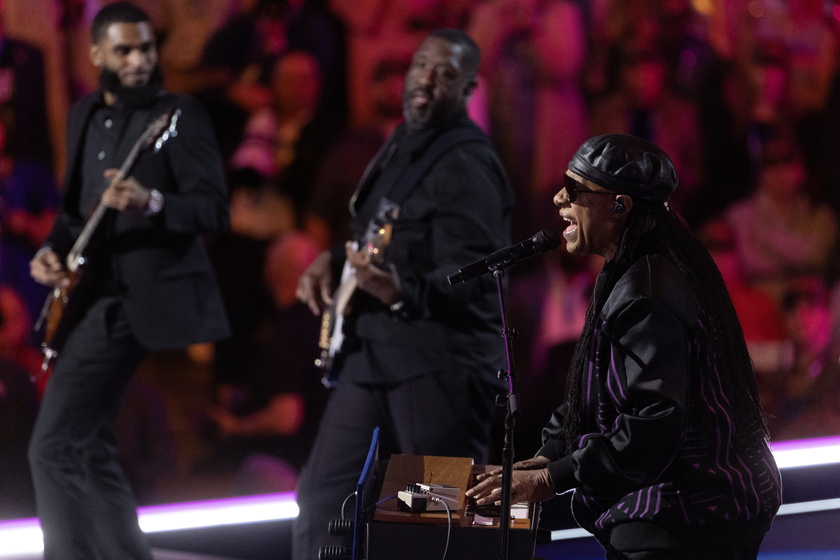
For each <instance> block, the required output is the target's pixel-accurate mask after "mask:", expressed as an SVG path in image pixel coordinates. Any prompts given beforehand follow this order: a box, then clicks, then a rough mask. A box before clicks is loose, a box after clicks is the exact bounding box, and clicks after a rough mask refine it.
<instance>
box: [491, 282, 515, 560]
mask: <svg viewBox="0 0 840 560" xmlns="http://www.w3.org/2000/svg"><path fill="white" fill-rule="evenodd" d="M504 276H505V273H504V270H502V269H501V268H499V269H497V270H494V271H493V277H494V278H495V279H496V289H497V290H498V292H499V307H500V308H501V315H502V338H503V339H504V344H505V358H506V360H507V370H505V371H500V372H499V377H502V375H504V378H505V379H506V380H507V382H508V393H507V396H506V403H505V407H506V410H507V412H506V414H505V442H504V446H503V448H502V496H501V502H502V505H501V511H500V512H499V531H500V556H499V558H501V559H502V560H507V559H508V558H509V556H510V506H511V503H510V500H511V496H510V494H511V484H512V482H513V434H514V428H515V426H516V418H517V417H518V416H519V414H520V410H519V389H518V388H517V386H516V384H517V376H516V369H515V368H514V365H513V345H512V344H511V341H512V340H513V339H514V338H515V337H516V333H515V332H514V331H513V330H511V329H508V325H507V315H506V313H505V296H504V289H503V287H502V279H503V278H504ZM497 404H499V405H500V406H501V404H502V395H499V400H498V402H497Z"/></svg>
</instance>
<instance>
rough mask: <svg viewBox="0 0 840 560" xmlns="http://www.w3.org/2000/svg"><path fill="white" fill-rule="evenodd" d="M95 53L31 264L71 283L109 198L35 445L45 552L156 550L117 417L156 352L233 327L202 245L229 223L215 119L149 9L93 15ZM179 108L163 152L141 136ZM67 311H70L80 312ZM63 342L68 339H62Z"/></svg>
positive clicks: (74, 555) (49, 280) (142, 553)
mask: <svg viewBox="0 0 840 560" xmlns="http://www.w3.org/2000/svg"><path fill="white" fill-rule="evenodd" d="M92 39H93V44H92V46H91V50H90V57H91V61H92V62H93V64H94V65H95V66H96V67H98V68H99V69H100V71H101V77H100V82H101V89H100V90H98V91H96V92H93V93H91V94H89V95H87V96H85V97H83V98H82V99H80V100H79V101H78V102H77V103H76V104H75V105H74V106H73V107H72V108H71V110H70V113H69V115H68V119H67V131H68V134H67V154H68V163H67V169H66V170H65V177H64V184H63V192H64V200H63V202H62V206H61V209H60V212H59V215H58V217H57V219H56V221H55V224H54V226H53V228H52V231H51V232H50V234H49V236H48V237H47V240H46V244H45V246H44V247H42V248H41V250H39V251H38V253H37V254H36V256H35V258H33V260H32V262H31V263H30V269H31V273H32V277H33V278H35V280H36V281H38V282H40V283H42V284H45V285H48V286H58V285H61V284H62V283H63V282H66V281H67V280H68V270H67V267H66V266H65V259H66V257H67V255H68V253H70V251H71V248H72V247H73V244H74V243H75V241H76V239H77V237H78V236H79V234H80V232H81V231H82V227H83V225H84V224H85V222H86V218H87V217H88V216H89V215H91V213H92V211H93V210H94V208H96V207H98V206H100V205H102V207H103V208H104V214H103V215H102V219H101V222H100V223H99V227H98V228H97V229H96V230H95V231H94V233H93V236H92V238H91V241H90V243H88V245H87V249H88V250H86V251H85V252H84V257H85V263H86V264H85V265H84V267H83V268H84V274H83V275H82V283H81V284H80V285H79V287H78V288H76V289H75V290H74V291H73V292H71V294H72V293H75V294H80V293H82V291H83V292H84V293H86V294H88V293H89V294H91V295H90V297H89V298H87V299H86V303H87V305H85V306H84V309H83V312H82V313H79V314H77V315H75V322H74V326H73V328H72V330H70V331H69V334H68V336H67V338H66V340H65V341H64V343H63V345H61V347H60V348H58V357H57V360H56V361H55V367H54V370H53V372H52V374H51V376H50V379H49V382H48V384H47V387H46V391H45V394H44V397H43V401H42V403H41V409H40V413H39V416H38V419H37V421H36V425H35V430H34V433H33V436H32V440H31V443H30V447H29V461H30V464H31V466H32V473H33V480H34V483H35V490H36V500H37V507H38V515H39V517H40V521H41V527H42V529H43V532H44V558H45V560H54V559H57V558H61V559H62V560H67V559H74V560H110V559H116V558H120V559H142V560H150V559H151V552H150V548H149V545H148V543H147V541H146V539H145V536H144V535H143V533H142V531H141V530H140V528H139V525H138V522H137V514H136V504H135V500H134V497H133V496H132V493H131V490H130V487H129V484H128V482H127V480H126V478H125V476H124V474H123V472H122V471H121V469H120V467H119V465H118V463H117V460H116V454H117V449H116V443H115V438H114V424H115V421H116V417H117V414H118V412H119V408H120V403H121V401H122V396H123V394H124V392H125V388H126V386H127V385H128V383H129V381H130V379H131V377H132V375H133V373H134V371H135V369H136V368H137V366H138V365H139V364H140V362H141V361H142V360H143V359H144V358H145V357H146V355H147V354H148V353H149V352H150V351H154V350H162V349H167V348H179V347H183V346H186V345H189V344H193V343H197V342H203V341H211V340H217V339H219V338H222V337H225V336H227V335H228V330H229V329H228V324H227V318H226V316H225V312H224V308H223V304H222V300H221V297H220V296H219V293H218V288H217V286H216V282H215V279H214V277H213V273H212V269H211V266H210V263H209V260H208V258H207V254H206V250H205V248H204V246H203V244H202V238H201V236H202V235H204V234H219V233H222V232H223V231H225V230H226V229H227V227H228V222H229V217H228V205H227V192H226V189H225V186H224V180H223V168H222V162H221V158H220V157H219V154H218V149H217V146H216V142H215V140H214V136H213V131H212V128H211V126H210V122H209V120H208V119H207V116H206V115H205V113H204V112H203V110H202V109H201V108H200V106H199V105H198V104H197V102H196V101H194V100H191V99H189V98H187V97H184V96H181V95H174V94H170V93H166V92H164V91H163V89H162V80H161V76H160V72H159V70H158V66H157V49H156V45H155V36H154V32H153V30H152V26H151V23H150V22H149V18H148V17H147V15H146V14H145V13H144V12H143V11H141V10H139V9H138V8H136V7H134V6H132V5H131V4H128V3H125V2H118V3H115V4H110V5H108V6H106V7H104V8H102V10H100V11H99V13H98V14H97V15H96V17H95V18H94V20H93V25H92ZM173 108H177V110H178V111H180V113H177V121H176V124H177V129H176V131H177V135H173V136H171V137H170V138H169V139H168V141H167V142H166V143H165V144H163V146H162V148H161V149H160V150H157V151H155V150H153V149H146V150H143V151H140V152H138V154H139V155H138V157H137V158H136V160H135V163H134V165H133V167H131V168H130V169H129V170H128V172H127V173H125V174H122V173H120V172H119V171H120V170H119V169H118V168H120V167H122V166H123V163H124V162H126V161H129V160H130V159H131V158H130V156H129V154H130V152H131V151H132V147H133V146H134V145H135V144H136V142H137V140H138V139H139V138H140V137H141V136H142V135H143V133H144V130H149V125H150V123H152V122H153V121H155V120H156V119H157V118H158V117H159V116H161V115H165V114H168V113H170V112H171V113H172V115H173V116H175V115H176V113H175V112H174V111H172V109H173ZM69 311H70V309H69V308H68V309H67V310H65V315H63V316H62V319H63V320H64V319H67V320H72V319H73V317H72V316H68V315H67V313H68V312H69ZM54 340H55V339H54Z"/></svg>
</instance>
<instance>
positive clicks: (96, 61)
mask: <svg viewBox="0 0 840 560" xmlns="http://www.w3.org/2000/svg"><path fill="white" fill-rule="evenodd" d="M88 56H90V62H91V64H93V65H94V66H96V67H97V68H99V67H100V66H102V50H101V49H100V48H99V46H98V45H91V46H90V52H89V53H88Z"/></svg>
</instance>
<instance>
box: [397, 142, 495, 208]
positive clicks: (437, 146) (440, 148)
mask: <svg viewBox="0 0 840 560" xmlns="http://www.w3.org/2000/svg"><path fill="white" fill-rule="evenodd" d="M465 142H484V143H486V144H487V145H491V143H490V139H489V138H487V135H486V134H484V132H483V131H482V130H481V129H480V128H478V127H477V126H475V125H471V126H459V127H456V128H451V129H449V130H447V131H445V132H442V133H441V134H439V135H438V136H437V137H436V138H435V139H434V140H433V141H432V143H431V145H430V146H429V148H428V149H427V150H426V151H425V152H424V153H423V155H422V156H421V157H420V159H418V160H417V161H415V162H414V163H412V164H411V165H409V166H408V167H407V168H406V169H405V171H403V172H402V173H401V174H400V176H399V178H398V179H397V180H396V181H395V182H394V186H393V187H391V190H390V191H389V192H388V195H387V198H388V200H390V201H391V202H392V203H394V204H395V205H397V206H399V205H400V204H401V203H402V201H403V199H405V197H406V196H407V195H408V193H410V192H411V191H412V189H414V187H416V186H417V185H418V184H419V183H420V180H421V179H422V178H423V177H424V176H425V175H426V172H428V170H429V169H430V168H431V167H432V165H433V164H434V163H435V162H436V161H437V160H438V159H439V158H440V157H441V156H442V155H443V154H445V153H446V152H447V151H448V150H450V149H451V148H453V147H455V146H456V145H458V144H462V143H465Z"/></svg>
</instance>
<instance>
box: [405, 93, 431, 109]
mask: <svg viewBox="0 0 840 560" xmlns="http://www.w3.org/2000/svg"><path fill="white" fill-rule="evenodd" d="M431 99H432V96H431V95H429V93H428V92H427V91H425V90H422V89H416V90H414V91H412V92H411V95H410V96H409V101H410V102H411V105H412V106H413V107H416V108H418V109H422V108H424V107H426V106H427V105H428V104H429V102H430V101H431Z"/></svg>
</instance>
